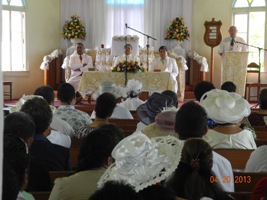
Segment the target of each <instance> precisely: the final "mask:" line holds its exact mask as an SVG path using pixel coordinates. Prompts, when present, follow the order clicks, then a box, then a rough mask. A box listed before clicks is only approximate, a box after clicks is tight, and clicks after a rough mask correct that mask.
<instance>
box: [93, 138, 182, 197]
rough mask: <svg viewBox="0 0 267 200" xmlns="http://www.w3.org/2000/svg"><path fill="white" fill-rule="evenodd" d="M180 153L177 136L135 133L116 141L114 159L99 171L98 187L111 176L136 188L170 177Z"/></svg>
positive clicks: (110, 178) (138, 189)
mask: <svg viewBox="0 0 267 200" xmlns="http://www.w3.org/2000/svg"><path fill="white" fill-rule="evenodd" d="M179 153H180V148H179V140H178V139H177V138H175V137H173V136H164V137H155V138H152V139H151V140H150V139H149V138H148V137H147V136H145V135H144V134H141V133H134V134H132V135H130V136H128V137H126V138H124V139H123V140H122V141H121V142H119V143H118V144H117V145H116V147H115V148H114V150H113V151H112V157H113V158H115V163H113V164H112V165H111V166H109V167H108V169H107V170H106V171H105V173H104V174H103V175H102V177H101V178H100V180H99V182H98V187H102V186H103V185H104V183H105V182H107V181H110V180H114V181H117V180H121V181H125V182H126V183H128V184H130V185H132V186H133V187H134V188H135V190H136V191H137V192H138V191H140V190H142V189H144V188H146V187H148V186H150V185H153V184H156V183H159V182H161V181H162V180H165V179H166V178H167V177H169V176H170V175H171V174H172V173H173V172H174V171H175V169H176V168H177V166H178V163H179V160H180V156H179Z"/></svg>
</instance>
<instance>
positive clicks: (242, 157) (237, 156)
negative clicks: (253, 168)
mask: <svg viewBox="0 0 267 200" xmlns="http://www.w3.org/2000/svg"><path fill="white" fill-rule="evenodd" d="M213 151H215V152H216V153H218V154H220V155H221V156H223V157H225V158H226V159H228V160H229V162H230V163H231V165H232V168H233V169H245V167H246V163H247V161H248V159H249V157H250V154H251V153H252V152H253V151H254V150H252V149H213Z"/></svg>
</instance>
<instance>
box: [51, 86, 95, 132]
mask: <svg viewBox="0 0 267 200" xmlns="http://www.w3.org/2000/svg"><path fill="white" fill-rule="evenodd" d="M57 92H58V93H57V96H58V100H59V107H58V108H57V109H56V110H55V112H54V115H55V116H57V117H59V118H60V119H62V120H64V121H66V122H67V123H68V124H69V125H71V127H72V128H73V130H74V136H76V132H77V130H78V129H79V128H80V127H81V126H83V125H86V124H90V123H91V122H92V120H91V118H90V116H89V115H88V114H87V113H86V112H83V111H80V110H78V109H76V108H75V107H74V105H73V104H74V102H75V90H74V87H73V86H72V85H71V84H69V83H62V84H61V85H59V87H58V89H57Z"/></svg>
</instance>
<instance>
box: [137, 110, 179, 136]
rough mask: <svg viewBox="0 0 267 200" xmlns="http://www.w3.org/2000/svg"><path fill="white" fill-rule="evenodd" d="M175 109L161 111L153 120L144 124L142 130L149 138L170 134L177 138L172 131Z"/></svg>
mask: <svg viewBox="0 0 267 200" xmlns="http://www.w3.org/2000/svg"><path fill="white" fill-rule="evenodd" d="M176 113H177V109H175V110H167V111H163V112H161V113H159V114H157V116H156V117H155V122H154V123H152V124H149V125H148V126H146V127H145V128H144V129H143V130H142V132H143V133H144V134H145V135H146V136H148V137H149V138H152V137H158V136H167V135H171V136H174V137H176V138H178V134H177V133H176V132H175V131H174V124H175V118H176Z"/></svg>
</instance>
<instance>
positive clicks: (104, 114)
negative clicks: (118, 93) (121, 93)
mask: <svg viewBox="0 0 267 200" xmlns="http://www.w3.org/2000/svg"><path fill="white" fill-rule="evenodd" d="M116 104H117V103H116V97H115V96H114V95H113V94H111V93H103V94H101V95H100V96H99V97H98V98H97V99H96V106H95V115H96V117H98V118H101V119H106V118H108V117H110V116H111V115H112V113H113V110H114V108H115V107H116Z"/></svg>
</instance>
